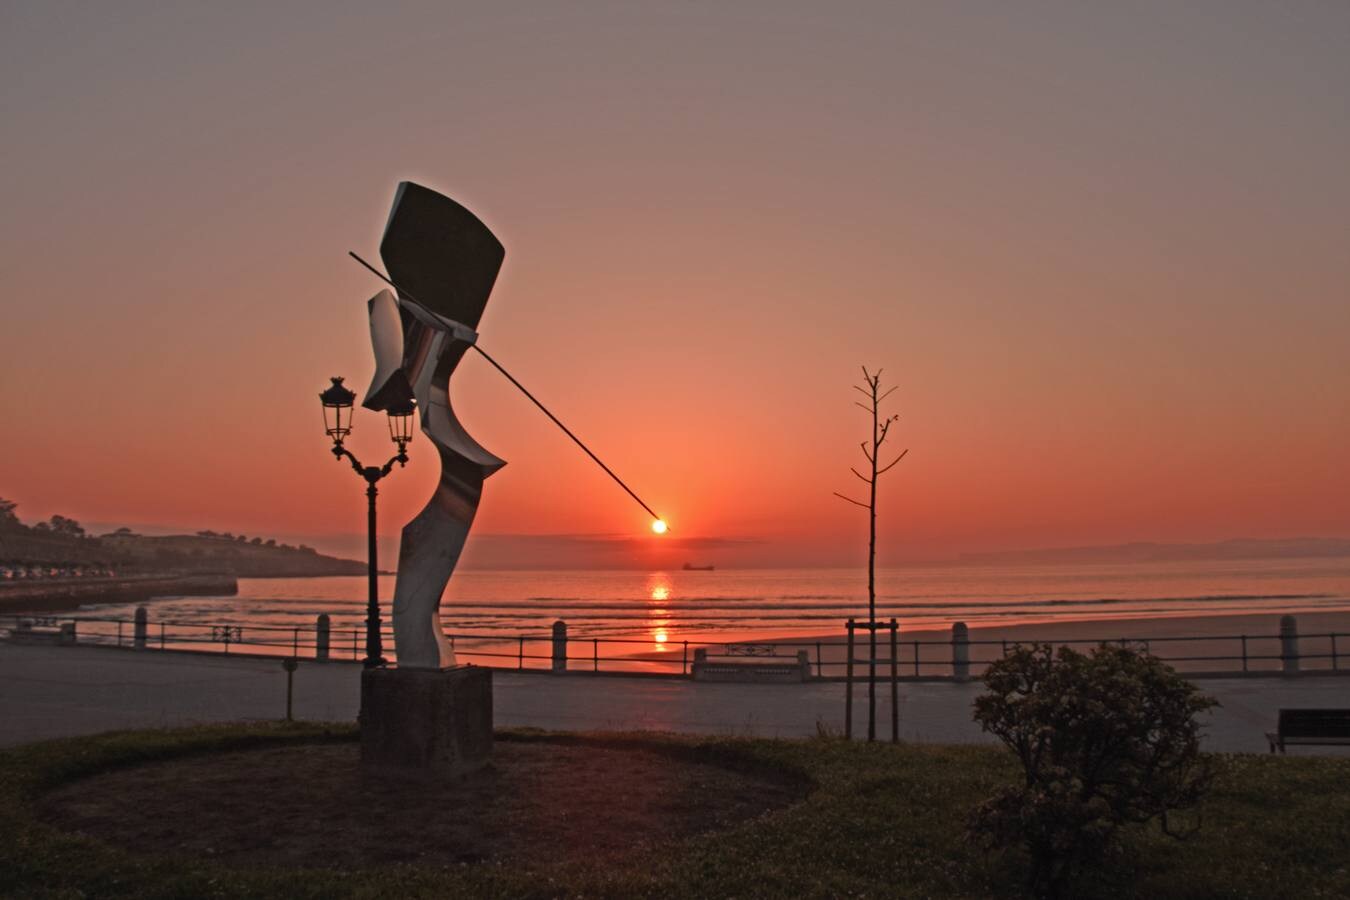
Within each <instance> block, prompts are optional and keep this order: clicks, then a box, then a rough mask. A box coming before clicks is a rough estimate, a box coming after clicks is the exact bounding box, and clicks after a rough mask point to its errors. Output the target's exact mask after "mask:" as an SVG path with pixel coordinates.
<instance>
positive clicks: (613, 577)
mask: <svg viewBox="0 0 1350 900" xmlns="http://www.w3.org/2000/svg"><path fill="white" fill-rule="evenodd" d="M877 582H878V586H877V594H878V601H877V603H878V610H877V613H878V616H879V617H881V618H886V619H889V618H891V617H895V618H897V619H899V620H900V621H901V623H902V627H904V628H906V629H915V628H923V627H925V626H927V627H939V628H945V627H947V626H949V625H950V624H951V623H952V622H954V621H958V620H959V621H965V622H966V623H968V624H969V625H970V626H971V627H972V628H978V627H981V626H989V625H1009V624H1029V623H1043V622H1058V621H1066V620H1106V619H1130V618H1159V617H1176V616H1211V615H1232V614H1243V613H1262V614H1271V613H1273V614H1280V613H1286V612H1310V611H1317V612H1344V611H1350V559H1297V560H1243V561H1236V562H1169V563H1153V564H1120V565H1102V564H1096V565H1072V566H1069V565H1020V566H999V567H994V566H960V567H957V566H951V567H939V566H922V567H910V568H903V569H885V570H880V571H879V572H878V578H877ZM393 586H394V579H393V576H385V577H382V578H381V579H380V592H381V597H382V599H383V600H384V601H386V606H385V607H384V611H385V617H386V621H387V620H388V613H389V607H388V605H387V602H388V600H389V598H390V596H391V595H392V592H393ZM365 593H366V582H365V579H364V578H353V577H342V578H308V579H299V578H284V579H245V580H241V581H240V583H239V595H238V596H237V597H220V598H212V597H191V598H181V599H163V600H158V601H155V602H154V603H152V604H151V605H150V606H151V608H150V618H151V621H152V622H160V621H168V622H181V623H189V622H191V623H199V624H230V625H238V626H242V627H245V628H248V627H250V626H259V625H269V626H284V627H287V628H290V627H293V626H305V627H309V626H312V625H313V624H314V620H315V617H316V616H317V615H318V614H319V613H328V614H329V615H330V616H331V617H332V620H333V627H334V628H335V629H339V630H342V629H350V628H354V627H359V626H360V623H361V622H362V620H363V619H364V615H365V612H364V607H365V599H364V598H365ZM441 611H442V617H443V619H444V621H445V628H446V631H447V632H450V633H453V634H456V635H462V636H464V637H463V638H462V639H461V640H465V639H468V640H472V639H473V638H478V639H480V640H488V641H492V640H494V639H514V638H515V637H516V636H517V635H522V634H523V635H543V634H546V633H547V632H548V629H549V627H550V626H551V625H552V623H553V622H554V620H556V619H564V620H566V621H567V623H568V626H569V630H570V633H571V634H572V635H573V636H574V637H586V638H590V637H602V638H615V637H632V638H635V639H637V640H640V641H643V642H645V643H648V644H649V647H650V649H653V650H661V649H662V648H663V647H665V646H666V645H670V644H673V643H674V642H677V641H685V640H688V641H691V642H693V641H718V642H720V641H727V640H744V639H750V638H762V637H766V636H777V637H799V638H806V637H811V636H816V635H822V634H839V633H840V632H841V631H842V629H843V623H844V621H845V620H846V619H847V618H849V617H850V616H857V617H865V616H866V614H867V581H866V573H865V572H864V571H861V570H853V569H848V570H841V569H800V570H794V569H743V570H727V571H715V572H684V571H665V572H634V571H556V572H550V571H529V572H519V571H516V572H505V571H465V572H459V573H457V574H456V575H455V576H454V578H453V579H452V581H451V586H450V588H449V590H448V591H447V592H446V598H445V600H444V601H443V602H442V606H441ZM133 612H134V607H133V606H131V605H105V606H90V607H86V608H84V609H83V610H82V611H81V614H82V615H97V616H117V617H122V616H125V617H128V618H129V617H131V615H132V614H133Z"/></svg>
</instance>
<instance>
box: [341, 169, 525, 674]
mask: <svg viewBox="0 0 1350 900" xmlns="http://www.w3.org/2000/svg"><path fill="white" fill-rule="evenodd" d="M380 256H381V257H382V258H383V259H384V263H385V266H386V267H387V268H388V271H389V274H390V276H391V280H392V281H393V283H394V284H397V285H398V286H399V292H400V296H399V297H397V298H396V297H395V296H394V294H392V293H391V292H389V291H388V290H383V291H380V293H378V294H376V295H375V297H374V298H373V299H372V300H371V301H370V335H371V344H372V346H373V349H374V351H375V377H374V379H373V380H372V381H371V384H370V389H369V390H368V391H367V392H366V396H365V400H364V401H363V405H364V406H366V407H368V408H370V409H375V410H388V409H390V408H397V407H398V406H399V405H400V404H406V403H407V402H408V401H410V400H411V401H414V402H415V403H416V404H417V409H418V413H419V415H420V418H421V424H422V430H423V431H424V432H425V433H426V435H427V437H428V438H429V439H430V440H431V443H432V444H433V445H435V447H436V450H437V451H438V452H439V454H440V458H441V479H440V483H439V484H438V485H437V488H436V492H435V493H434V494H433V495H432V497H431V500H430V502H428V503H427V505H426V507H425V508H424V509H423V510H422V511H421V512H420V513H419V514H418V515H417V517H416V518H414V519H413V520H412V521H411V522H409V523H408V524H407V525H406V526H405V527H404V529H403V537H402V540H401V542H400V544H399V555H398V578H397V580H396V582H395V586H394V617H393V618H394V646H395V650H396V652H397V654H398V662H399V666H400V667H404V668H425V669H440V668H447V667H449V666H453V665H454V664H455V652H454V649H453V648H452V647H451V646H450V642H449V641H448V640H446V637H445V634H444V632H443V631H442V630H441V621H440V614H439V611H440V603H441V594H442V593H443V592H444V590H445V586H446V584H447V582H449V580H450V575H451V573H453V572H454V569H455V564H456V563H457V562H458V561H459V556H460V553H461V552H462V551H463V549H464V541H465V539H466V538H467V537H468V535H469V527H470V526H471V525H472V524H473V518H474V514H475V513H476V512H477V511H478V501H479V498H480V497H481V496H482V491H483V480H484V479H485V478H487V477H488V476H489V475H491V474H492V473H493V472H495V471H497V470H498V469H500V468H501V467H502V466H504V465H505V464H506V463H505V461H504V460H501V459H498V458H497V457H496V456H493V455H492V454H491V453H489V452H488V451H487V450H485V449H484V448H483V447H481V446H480V445H479V444H478V442H477V441H475V440H474V439H473V438H472V437H470V436H469V434H468V432H466V431H465V430H464V427H463V426H462V425H461V424H460V423H459V420H458V419H457V418H455V412H454V410H453V409H452V408H451V406H450V375H451V373H453V372H454V370H455V367H456V366H458V365H459V361H460V360H461V359H462V358H463V357H464V353H465V351H466V350H467V349H468V348H469V346H470V345H472V344H473V342H474V341H475V340H476V339H477V337H478V334H477V332H476V331H475V330H474V329H475V328H476V327H477V326H478V321H479V319H480V318H482V315H483V308H484V307H485V306H486V305H487V300H488V295H489V293H491V291H492V285H493V283H494V282H495V281H496V279H497V272H498V270H500V268H501V265H502V259H503V257H504V256H505V250H504V249H503V248H502V245H501V243H500V242H499V241H498V240H497V238H496V237H495V236H493V234H492V232H491V231H489V230H488V228H487V226H486V225H484V224H483V223H482V222H480V221H479V220H478V218H477V217H476V216H474V214H473V213H471V212H469V211H468V210H467V209H465V208H464V207H462V206H460V205H459V204H458V203H456V202H455V201H453V200H451V199H450V198H448V197H445V196H442V195H441V194H438V193H436V192H435V191H432V190H429V189H427V188H424V187H421V186H420V185H416V184H412V183H410V182H404V183H402V184H400V185H399V188H398V193H397V195H396V196H395V197H394V207H393V211H392V212H391V213H390V215H389V223H388V225H387V226H386V227H385V232H384V238H383V240H382V241H381V242H380Z"/></svg>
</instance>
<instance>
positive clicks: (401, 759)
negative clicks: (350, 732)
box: [360, 666, 492, 779]
mask: <svg viewBox="0 0 1350 900" xmlns="http://www.w3.org/2000/svg"><path fill="white" fill-rule="evenodd" d="M360 723H361V768H362V769H363V770H365V771H367V772H371V773H374V774H397V775H412V776H419V777H428V778H438V779H439V778H458V777H460V776H462V775H467V774H469V773H470V772H473V771H475V770H477V769H480V768H482V767H483V766H484V765H486V764H487V762H488V758H489V756H490V755H491V753H492V672H491V670H489V669H485V668H482V667H480V666H456V667H455V668H452V669H398V668H393V669H365V670H364V671H362V672H361V716H360Z"/></svg>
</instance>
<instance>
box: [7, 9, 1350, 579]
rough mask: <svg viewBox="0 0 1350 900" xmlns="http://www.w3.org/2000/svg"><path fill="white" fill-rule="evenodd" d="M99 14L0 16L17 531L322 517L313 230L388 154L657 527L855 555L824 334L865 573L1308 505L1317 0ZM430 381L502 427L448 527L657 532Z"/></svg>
mask: <svg viewBox="0 0 1350 900" xmlns="http://www.w3.org/2000/svg"><path fill="white" fill-rule="evenodd" d="M118 6H119V9H118V10H116V11H114V10H113V9H111V8H108V9H102V8H92V9H91V8H85V9H83V10H78V11H77V10H73V9H68V10H57V9H54V8H52V5H50V4H17V5H16V4H7V5H6V9H5V11H4V13H3V14H0V15H2V16H3V21H0V35H2V36H0V45H2V49H3V51H4V52H3V54H0V70H3V71H2V73H0V74H2V81H3V84H4V85H5V87H4V89H3V91H4V118H5V121H6V123H7V125H6V140H5V145H6V146H5V150H4V165H3V169H2V170H0V186H2V187H3V198H4V203H3V213H0V248H3V249H0V253H2V254H3V256H2V257H0V286H2V287H3V297H4V301H3V302H4V308H5V317H4V326H3V331H0V349H2V350H3V353H0V386H3V393H2V399H0V414H2V415H3V421H4V423H5V425H6V427H5V429H4V431H3V433H0V496H6V497H9V498H11V499H15V500H17V501H19V503H20V510H19V512H20V514H21V516H23V517H24V518H25V519H27V520H32V519H34V518H37V517H45V516H48V515H50V514H52V513H54V512H60V513H64V514H67V515H73V516H75V517H76V518H79V519H81V520H83V521H94V522H103V523H122V522H127V523H132V524H156V523H157V524H164V525H173V526H181V527H189V528H214V529H217V530H231V531H235V532H240V531H242V532H245V533H247V534H250V535H252V534H266V535H302V536H307V537H311V538H312V539H313V541H316V542H318V543H319V544H320V546H325V547H331V548H334V549H348V548H349V547H350V543H349V542H347V541H346V540H345V539H342V538H341V537H340V536H341V535H344V534H345V535H350V534H353V533H359V531H360V529H361V527H362V515H363V508H364V507H363V504H364V498H363V496H362V491H361V484H360V483H359V482H358V481H357V480H356V479H355V478H354V477H353V476H352V474H351V472H350V471H349V470H348V469H346V468H345V466H344V465H340V464H337V463H335V462H334V461H333V460H332V458H331V456H329V455H328V453H327V440H326V438H325V437H324V436H323V434H322V430H321V425H320V416H319V410H318V404H317V400H316V398H315V395H316V394H317V392H318V391H319V390H321V389H322V388H323V387H324V385H325V384H326V383H327V376H329V375H331V374H344V375H346V376H347V377H348V379H349V381H350V382H351V383H352V384H353V385H355V386H358V387H364V385H365V383H366V381H367V379H368V378H369V375H370V372H371V369H372V360H371V357H370V350H369V344H368V338H367V334H366V321H365V314H364V301H365V300H366V299H367V298H368V297H369V296H370V295H372V294H373V293H374V292H375V291H376V290H378V288H379V287H380V285H379V284H378V283H377V282H376V281H375V280H374V279H373V278H372V277H371V276H370V275H368V274H367V273H365V272H364V271H363V270H361V269H360V268H359V267H358V266H356V265H355V264H354V263H351V262H350V261H349V260H347V259H346V258H345V253H346V251H347V250H348V249H354V250H356V251H358V252H361V253H363V254H365V255H368V256H369V257H371V258H372V259H373V258H374V257H375V253H376V247H377V244H378V240H379V235H380V231H381V229H382V227H383V223H384V218H385V216H386V214H387V211H388V207H389V203H390V201H391V199H392V195H393V190H394V187H395V185H396V183H397V182H398V181H399V180H401V179H412V180H417V181H420V182H422V183H425V184H427V185H429V186H432V187H435V188H437V189H439V190H441V191H443V192H445V193H447V194H449V195H451V196H453V197H455V198H456V199H458V200H460V201H461V202H463V203H465V204H466V205H467V206H469V207H470V208H471V209H473V210H474V211H475V212H476V213H477V214H478V215H479V216H480V217H481V218H482V219H483V220H484V221H485V222H487V224H488V225H489V226H490V227H491V228H492V229H493V230H494V231H495V232H496V233H497V235H498V236H499V237H500V238H501V240H502V242H503V243H504V244H505V246H506V249H507V254H506V262H505V265H504V267H503V270H502V275H501V278H500V279H499V281H498V284H497V287H496V290H495V291H494V293H493V296H492V299H491V300H490V302H489V304H488V307H487V312H486V315H485V316H484V318H483V321H482V324H481V334H482V343H483V346H484V347H485V348H487V349H489V351H490V352H492V353H493V354H494V355H495V356H496V357H497V358H498V359H499V360H500V361H501V362H502V363H503V364H504V365H506V366H507V367H508V368H509V369H511V370H512V372H513V373H514V374H515V375H516V376H517V377H518V378H520V379H521V380H522V381H523V382H524V383H525V384H526V385H527V386H528V387H530V389H531V390H533V391H534V392H535V393H536V394H537V395H538V396H539V397H540V398H541V399H542V400H543V401H544V402H545V403H547V404H549V405H550V406H551V407H552V408H553V409H554V411H555V412H557V413H558V414H559V415H560V416H561V417H562V418H563V419H564V421H566V422H568V423H569V425H570V426H571V427H572V428H573V429H574V430H575V431H577V433H578V434H580V435H581V436H582V437H583V439H585V440H586V441H587V442H588V443H589V444H590V445H591V446H592V447H593V448H594V449H595V450H596V451H597V452H598V453H599V454H600V455H601V456H602V457H603V458H604V459H605V460H606V461H607V462H609V463H610V465H611V466H612V467H614V468H615V469H616V470H617V471H618V472H619V473H620V474H621V475H622V477H624V478H625V480H627V481H628V482H629V483H630V484H632V485H633V486H634V487H635V488H636V489H637V490H638V492H639V493H640V494H642V496H643V497H644V499H646V500H647V501H648V502H649V503H650V504H651V505H653V506H654V507H656V508H657V509H658V510H660V511H662V512H663V513H665V514H666V516H667V518H668V519H669V520H670V522H671V526H672V529H673V536H676V537H679V538H682V539H697V542H696V543H695V544H694V545H692V546H681V545H675V546H677V547H679V549H678V550H677V551H672V552H674V553H675V554H676V555H675V556H674V557H672V558H679V559H682V558H684V555H686V551H687V555H690V556H692V557H693V561H695V562H703V561H710V562H712V561H715V562H718V563H719V564H723V565H734V564H737V563H740V564H757V565H773V564H795V563H807V564H835V563H843V564H852V563H855V562H858V561H860V560H861V559H862V556H863V554H862V544H861V542H862V541H865V534H866V531H865V520H864V514H863V513H862V512H861V511H860V510H857V509H855V508H853V507H850V506H847V505H846V504H844V503H842V502H840V501H838V500H836V499H834V498H832V497H831V496H830V495H831V492H832V491H834V490H851V489H852V488H853V484H856V481H855V480H854V479H853V477H852V476H851V475H849V474H848V470H847V467H848V466H849V465H851V464H856V463H857V462H858V461H859V457H858V454H857V449H856V445H857V441H859V440H861V439H862V438H863V437H864V434H865V423H864V420H863V416H862V413H861V412H860V411H859V410H857V409H856V408H855V407H854V406H853V405H852V400H853V391H852V390H851V388H850V385H851V384H853V383H855V382H856V381H857V379H858V377H859V375H860V372H859V371H858V365H859V364H867V365H869V366H872V367H877V366H880V367H883V368H884V369H885V370H886V372H885V378H886V380H887V381H890V382H892V383H896V384H898V385H899V386H900V387H899V390H898V391H897V392H896V393H895V394H894V395H892V400H893V401H894V406H893V408H894V410H895V411H896V412H898V413H900V414H901V416H902V418H901V421H900V423H899V424H898V426H897V430H896V435H897V437H896V440H897V441H898V447H905V446H908V447H910V448H912V449H911V453H910V456H909V458H908V459H907V460H906V461H905V462H904V463H902V464H901V466H899V467H897V468H896V469H895V470H893V471H892V472H891V473H890V475H889V476H887V479H886V481H885V482H884V484H883V490H882V498H881V503H882V536H883V546H882V561H883V562H896V561H900V560H904V559H931V558H937V557H945V556H949V555H951V554H955V553H958V552H961V551H967V550H987V549H1002V548H1017V547H1036V546H1050V545H1065V544H1075V545H1077V544H1088V543H1113V542H1117V541H1124V540H1214V539H1222V538H1228V537H1238V536H1255V537H1277V536H1295V535H1313V534H1317V535H1324V536H1347V535H1350V475H1347V470H1348V469H1350V467H1348V466H1347V465H1346V459H1347V458H1350V402H1347V397H1350V354H1348V353H1347V347H1350V240H1347V236H1348V235H1350V176H1347V174H1346V168H1345V165H1344V161H1345V160H1346V159H1350V113H1347V108H1346V106H1345V103H1344V97H1345V87H1346V85H1347V84H1350V11H1347V8H1346V7H1344V6H1338V5H1326V6H1316V5H1311V4H1310V5H1300V6H1299V7H1297V10H1296V11H1294V12H1291V11H1289V10H1279V9H1273V8H1268V7H1266V6H1265V5H1262V4H1250V5H1249V4H1242V3H1224V4H1203V3H1202V4H1187V5H1186V9H1175V8H1173V7H1174V6H1175V5H1174V4H1158V5H1156V6H1152V7H1148V6H1140V5H1133V4H1132V5H1130V8H1129V9H1124V8H1121V9H1091V10H1089V9H1084V8H1082V7H1081V6H1080V5H1077V4H1062V5H1061V4H1049V3H1047V4H1031V5H1030V6H1029V7H1026V8H1024V9H1019V10H1017V11H1013V10H1011V9H1009V8H1007V7H1005V6H1004V5H1003V4H989V5H987V6H981V5H978V4H977V5H963V6H962V7H961V8H960V10H957V9H955V8H953V7H948V6H947V5H945V4H933V5H928V4H925V5H916V6H913V7H904V6H896V5H893V4H877V5H871V4H860V5H858V6H856V7H853V8H851V12H850V13H849V14H848V15H839V14H837V13H827V12H826V11H825V10H824V8H823V7H817V6H815V5H808V4H801V5H794V4H788V3H775V4H762V5H755V4H746V5H738V6H737V7H735V10H736V11H734V12H728V11H727V10H724V9H720V8H718V7H716V6H711V5H709V6H691V7H687V6H684V5H674V4H659V5H655V4H654V5H643V4H619V5H614V4H599V3H586V4H579V5H576V6H569V7H568V8H567V10H566V11H563V10H562V9H561V8H558V9H556V10H554V7H551V6H543V7H542V8H540V9H535V10H533V11H531V10H530V9H529V8H527V7H502V6H499V5H493V6H486V5H485V6H483V7H479V8H477V9H475V10H459V11H452V10H450V9H449V8H446V9H438V8H435V7H432V8H424V7H422V6H406V7H405V6H400V5H398V4H394V5H390V6H388V7H386V6H384V5H380V6H379V8H378V9H376V8H375V7H374V6H371V5H366V6H367V7H369V8H364V7H355V6H353V7H351V8H336V9H335V8H332V7H329V6H325V10H328V11H325V12H324V13H323V14H322V15H320V14H319V12H318V11H317V7H316V9H315V10H314V11H312V12H310V13H308V14H306V13H304V12H302V11H301V10H300V8H299V7H293V8H288V9H287V10H286V11H280V12H279V11H275V10H272V9H270V8H269V9H267V10H265V11H264V10H263V9H261V8H260V9H258V10H252V11H250V10H247V9H244V8H243V7H241V6H230V7H228V8H226V7H221V8H217V9H198V10H195V11H189V10H174V11H164V10H153V9H151V8H150V6H149V5H145V6H144V8H142V7H138V6H137V5H135V4H132V5H129V6H126V7H122V5H120V4H119V5H118ZM934 7H937V8H934ZM550 10H553V11H550ZM1295 12H1296V13H1297V14H1295ZM452 392H453V397H454V401H455V403H456V406H457V408H458V409H459V411H460V413H461V417H462V418H463V420H464V421H465V422H466V424H467V425H468V427H469V429H470V431H471V433H472V434H474V436H475V437H476V438H478V439H479V440H480V441H481V442H482V443H483V444H484V446H486V447H487V448H488V449H490V450H491V451H492V452H494V453H496V454H497V455H499V456H502V457H504V458H505V459H507V460H508V465H507V467H506V468H505V469H503V470H502V471H501V472H500V473H498V474H497V475H495V476H493V477H492V478H491V479H490V480H489V482H488V483H487V487H486V491H485V497H484V502H483V505H482V507H481V510H480V514H479V518H478V521H477V524H476V525H475V534H496V535H502V534H507V535H509V534H528V535H605V536H614V537H619V538H635V539H639V540H641V541H646V542H650V541H653V540H657V539H655V538H651V537H650V536H649V535H648V534H647V532H646V526H647V519H646V517H645V515H643V514H642V512H641V510H640V509H638V507H637V506H636V505H635V504H633V503H632V501H631V500H630V499H629V498H628V497H627V496H625V495H624V494H623V493H622V492H621V491H620V490H619V489H618V488H617V487H615V486H614V485H612V483H610V482H609V481H608V480H607V478H606V477H605V476H604V474H603V473H601V472H600V471H599V470H598V469H596V468H595V467H594V465H593V464H592V463H591V462H590V461H589V460H587V459H586V458H585V457H584V456H583V455H582V454H581V453H580V452H579V451H577V450H576V449H575V448H573V447H572V446H571V445H570V444H569V443H568V442H567V439H566V438H565V437H564V436H562V435H561V434H560V433H558V432H557V431H556V429H555V428H554V427H553V426H552V425H551V424H550V423H549V422H547V420H545V419H544V418H543V417H542V415H540V414H539V413H538V412H537V411H535V410H534V409H533V408H532V407H531V406H530V405H529V404H528V402H527V401H526V400H525V399H524V398H522V397H520V396H519V395H518V394H516V393H515V392H514V391H513V389H512V388H510V386H509V385H507V384H506V383H505V382H504V381H503V380H502V379H501V378H500V377H499V376H497V375H496V373H494V372H493V371H491V370H490V369H489V367H488V366H487V365H486V364H485V363H484V362H483V361H482V360H480V359H477V358H474V357H469V358H467V359H466V361H465V363H464V365H463V366H461V368H460V370H459V371H458V372H457V374H456V377H455V380H454V383H453V387H452ZM351 446H352V447H353V449H355V450H356V451H357V452H358V453H360V454H361V455H363V456H365V457H370V458H372V459H373V458H375V457H377V456H379V455H380V454H384V453H388V452H389V450H390V448H389V444H388V440H387V437H386V436H385V431H384V425H383V422H382V421H380V418H379V417H378V416H377V415H376V414H373V413H364V414H358V418H357V432H356V434H355V435H354V437H353V440H352V442H351ZM428 449H429V445H428V444H426V442H425V440H424V439H422V440H420V441H415V442H414V444H413V446H412V448H411V452H412V456H413V462H412V463H411V464H410V465H409V467H408V469H407V470H406V471H404V472H400V473H396V477H394V478H392V479H391V480H389V481H387V482H385V484H384V486H383V495H382V496H383V498H384V505H383V507H382V527H383V530H384V531H385V532H386V533H387V534H388V535H391V536H392V535H396V534H397V531H398V528H399V527H400V525H401V523H402V522H403V521H406V519H407V518H409V517H410V516H411V515H412V514H413V513H414V512H415V511H416V510H417V509H418V508H419V507H420V506H421V505H422V504H423V503H424V502H425V500H426V498H427V497H428V496H429V494H430V491H431V486H432V484H433V483H434V481H435V479H436V475H437V473H436V471H435V463H434V461H433V459H432V458H430V454H429V453H428V452H427V450H428ZM851 482H853V484H851ZM325 541H326V542H327V543H325ZM473 552H478V553H479V554H480V555H482V554H483V553H484V551H483V550H482V549H481V548H480V549H479V550H477V551H475V550H473V548H472V547H471V553H473ZM578 552H580V551H578ZM625 552H627V551H625ZM602 556H603V558H604V559H605V560H612V559H614V554H612V553H608V554H603V555H602ZM483 558H487V557H483ZM597 558H600V557H597ZM634 558H635V559H637V560H638V561H639V562H642V561H643V560H645V559H648V557H643V556H640V555H639V556H635V557H634ZM390 559H392V558H390Z"/></svg>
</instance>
